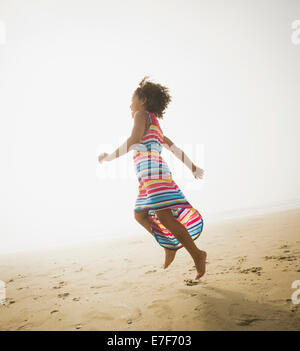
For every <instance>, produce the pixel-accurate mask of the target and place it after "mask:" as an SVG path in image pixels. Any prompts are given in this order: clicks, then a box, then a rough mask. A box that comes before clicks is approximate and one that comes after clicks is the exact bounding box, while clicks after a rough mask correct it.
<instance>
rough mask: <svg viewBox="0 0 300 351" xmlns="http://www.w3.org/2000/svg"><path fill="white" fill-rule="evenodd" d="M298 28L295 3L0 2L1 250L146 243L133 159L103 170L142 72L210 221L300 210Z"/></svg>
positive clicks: (126, 124) (179, 167)
mask: <svg viewBox="0 0 300 351" xmlns="http://www.w3.org/2000/svg"><path fill="white" fill-rule="evenodd" d="M297 19H300V2H299V1H297V0H295V1H285V0H281V1H276V0H269V1H266V0H264V1H261V0H257V1H253V0H244V1H242V0H239V1H229V0H226V1H220V0H218V1H216V0H214V1H212V0H207V1H200V0H195V1H192V0H181V1H174V0H169V1H167V0H164V1H161V0H151V1H141V0H126V1H121V0H119V1H116V0H109V1H101V0H100V1H99V0H97V1H96V0H95V1H92V0H81V1H74V0H72V1H67V0H59V1H58V0H57V1H54V0H51V1H50V0H49V1H46V0H44V1H38V0H36V1H33V0H27V1H26V2H25V1H21V0H20V1H15V0H0V31H1V33H0V116H1V128H0V156H1V166H0V167H1V183H0V192H1V193H0V236H1V244H0V251H1V252H8V251H13V250H20V249H25V248H28V247H39V246H45V245H55V244H58V243H66V242H74V241H78V240H86V239H92V238H94V239H95V238H101V237H103V236H112V235H131V234H136V233H140V234H141V235H149V234H148V233H147V232H146V231H145V230H144V228H142V227H141V226H139V225H138V224H137V223H136V222H135V221H134V217H133V209H134V203H135V199H136V196H137V191H138V181H137V179H136V177H135V174H134V170H133V163H132V152H130V153H129V154H127V155H125V156H122V157H121V158H120V159H118V160H114V161H112V162H110V163H107V164H105V165H99V164H98V163H97V155H98V154H99V153H101V152H112V151H114V150H115V148H116V147H117V146H119V145H120V144H121V143H123V142H124V141H125V140H126V138H127V137H128V136H129V135H130V132H131V129H132V118H131V114H130V109H129V106H130V103H131V96H132V93H133V91H134V89H136V87H137V86H138V83H139V82H140V80H141V79H142V78H143V77H144V76H145V75H149V76H150V78H151V79H152V80H153V81H154V82H158V83H161V84H163V85H166V86H168V87H169V88H170V93H171V95H172V97H173V101H172V102H171V103H170V105H169V108H168V110H167V112H166V114H165V117H164V120H163V121H161V122H160V123H161V127H162V129H163V131H164V133H165V134H166V135H168V136H169V137H170V138H171V139H172V140H173V141H174V142H175V143H176V144H177V145H178V146H181V147H183V149H184V150H185V151H186V152H187V154H188V155H189V156H190V157H191V158H192V159H193V160H195V162H197V163H198V165H199V166H200V167H203V168H204V169H205V179H204V180H195V179H194V178H193V176H192V174H191V173H190V172H189V171H188V170H187V168H185V166H184V165H183V164H180V161H179V160H177V159H174V157H170V156H172V155H169V154H168V151H166V150H164V151H163V156H164V158H165V159H166V161H167V162H168V163H169V165H170V168H171V169H172V172H173V177H174V180H175V181H176V182H177V183H178V185H179V186H180V188H181V189H182V191H183V193H184V194H185V195H186V197H187V199H188V200H189V201H190V203H191V204H192V205H193V206H194V207H195V208H197V209H198V210H199V212H200V213H201V214H202V215H203V217H204V222H205V221H211V220H218V219H220V218H224V217H228V216H238V215H247V214H251V213H254V212H255V213H260V212H262V211H272V210H274V209H278V208H289V207H293V206H299V204H300V184H299V179H300V168H299V147H300V141H299V130H300V129H299V127H300V123H299V113H300V106H299V86H300V45H294V44H293V43H292V41H291V35H292V32H293V29H292V27H291V25H292V23H293V21H295V20H297ZM105 144H107V146H105ZM196 150H200V152H198V151H196ZM122 167H123V169H124V171H123V173H121V170H122ZM115 171H116V173H115V174H117V176H115V177H113V173H114V172H115ZM183 171H184V173H182V172H183Z"/></svg>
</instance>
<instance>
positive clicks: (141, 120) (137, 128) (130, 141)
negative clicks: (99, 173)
mask: <svg viewBox="0 0 300 351" xmlns="http://www.w3.org/2000/svg"><path fill="white" fill-rule="evenodd" d="M146 118H147V112H146V111H137V112H136V113H135V115H134V125H133V128H132V132H131V135H130V137H129V138H127V140H126V141H125V142H124V143H123V144H122V145H121V146H119V147H118V148H117V149H116V150H115V151H114V152H113V153H111V154H110V155H108V154H107V153H106V152H104V153H102V154H101V155H99V156H98V161H99V162H102V161H112V160H114V159H115V158H118V157H120V156H122V155H124V154H126V153H127V152H128V151H130V150H131V148H132V146H133V145H135V144H137V143H139V142H140V140H141V138H142V136H143V135H144V132H145V127H146Z"/></svg>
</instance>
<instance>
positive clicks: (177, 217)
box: [98, 76, 207, 280]
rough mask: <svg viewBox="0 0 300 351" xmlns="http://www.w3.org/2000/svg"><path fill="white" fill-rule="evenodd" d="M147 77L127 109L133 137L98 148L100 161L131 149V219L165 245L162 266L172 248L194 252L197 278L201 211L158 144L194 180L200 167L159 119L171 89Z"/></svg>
mask: <svg viewBox="0 0 300 351" xmlns="http://www.w3.org/2000/svg"><path fill="white" fill-rule="evenodd" d="M148 78H149V77H148V76H146V77H144V78H143V80H142V81H141V82H140V84H139V87H138V88H137V89H136V90H135V91H134V93H133V96H132V101H131V105H130V109H131V111H132V113H131V116H132V118H133V120H134V125H133V129H132V133H131V136H130V137H129V138H128V139H127V140H126V141H125V143H124V144H123V145H121V146H120V147H119V148H117V149H116V150H115V151H114V152H113V153H112V154H110V155H108V154H107V153H105V152H104V153H102V154H101V155H99V157H98V161H99V162H100V163H102V162H103V161H112V160H113V159H115V158H118V157H120V156H121V155H124V154H126V153H127V152H128V151H130V150H134V152H133V162H134V166H135V171H136V175H137V178H138V181H139V193H138V197H137V199H136V203H135V208H134V215H135V219H136V220H137V221H138V222H139V223H140V224H141V225H142V226H143V227H144V228H145V229H146V230H147V231H148V232H149V233H150V234H151V235H153V236H154V238H155V239H156V241H157V242H158V243H159V245H160V246H162V247H163V248H164V250H165V263H164V268H167V267H168V266H169V265H170V263H171V262H172V261H173V260H174V258H175V254H176V251H177V250H178V249H179V248H181V247H185V248H186V250H187V251H188V252H189V254H190V255H191V256H192V258H193V260H194V263H195V267H196V270H197V275H196V277H195V279H196V280H198V279H199V278H200V277H202V276H203V275H204V273H205V264H206V256H207V255H206V252H205V251H202V250H200V249H199V248H198V247H197V246H196V245H195V243H194V241H195V240H196V239H197V238H198V237H199V236H200V234H201V232H202V230H203V218H202V216H201V214H200V213H199V212H198V211H197V210H196V209H195V208H194V207H193V206H192V205H191V204H190V203H189V202H188V201H187V199H186V198H185V196H184V194H183V193H182V191H181V190H180V189H179V187H178V185H177V184H176V183H175V181H174V180H173V178H172V173H171V171H170V169H169V167H168V165H167V163H166V162H165V161H164V159H163V158H162V157H161V151H162V146H164V147H165V148H166V149H168V150H169V151H171V152H172V153H173V154H174V155H175V156H176V157H178V158H179V159H180V160H181V161H182V162H183V163H184V164H185V165H186V166H187V167H188V168H189V169H190V170H191V171H192V173H193V175H194V177H195V178H196V179H198V178H203V174H204V170H203V169H201V168H199V167H197V166H196V165H195V164H194V163H193V162H192V161H191V160H190V159H189V158H188V157H187V155H186V154H185V153H184V152H183V151H182V150H181V149H180V148H178V147H177V146H176V145H175V144H174V143H173V142H172V141H171V140H170V139H169V138H168V137H167V136H166V135H164V133H163V132H162V130H161V128H160V125H159V121H158V119H159V118H160V119H162V118H163V114H164V111H165V109H166V108H167V106H168V104H169V102H170V101H171V96H170V95H169V89H168V88H166V87H164V86H162V85H160V84H155V83H153V82H151V81H149V80H147V79H148Z"/></svg>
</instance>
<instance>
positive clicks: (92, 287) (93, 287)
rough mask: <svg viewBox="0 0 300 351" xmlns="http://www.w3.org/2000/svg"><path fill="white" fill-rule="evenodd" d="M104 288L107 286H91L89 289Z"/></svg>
mask: <svg viewBox="0 0 300 351" xmlns="http://www.w3.org/2000/svg"><path fill="white" fill-rule="evenodd" d="M106 286H108V285H93V286H91V287H90V289H102V288H105V287H106Z"/></svg>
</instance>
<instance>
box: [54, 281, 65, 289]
mask: <svg viewBox="0 0 300 351" xmlns="http://www.w3.org/2000/svg"><path fill="white" fill-rule="evenodd" d="M65 285H66V282H59V283H58V285H56V286H53V287H52V289H61V288H62V287H64V286H65Z"/></svg>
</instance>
